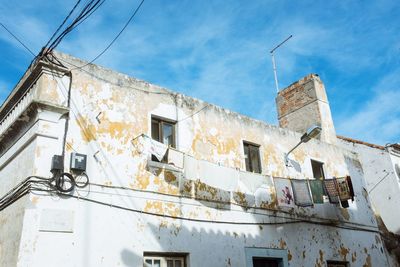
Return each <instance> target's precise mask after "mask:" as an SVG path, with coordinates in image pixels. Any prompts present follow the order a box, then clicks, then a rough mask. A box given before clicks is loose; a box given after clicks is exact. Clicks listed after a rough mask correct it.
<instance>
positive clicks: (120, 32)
mask: <svg viewBox="0 0 400 267" xmlns="http://www.w3.org/2000/svg"><path fill="white" fill-rule="evenodd" d="M143 3H144V0H142V1H141V2H140V4H139V5H138V6H137V7H136V9H135V11H134V12H133V14H132V15H131V17H130V18H129V19H128V21H127V22H126V23H125V25H124V27H122V29H121V30H120V31H119V33H118V34H117V35H116V36H115V37H114V39H113V40H112V41H111V42H110V43H109V44H108V45H107V46H106V48H104V50H103V51H101V52H100V54H98V55H97V56H96V57H94V58H93V59H92V60H91V61H90V62H88V63H86V64H84V65H82V66H80V67H77V68H75V69H78V68H79V69H80V68H83V67H85V66H87V65H89V64H91V63H93V62H94V61H96V60H97V59H98V58H99V57H101V56H102V55H103V54H104V53H105V52H106V51H107V50H108V49H109V48H110V47H111V46H112V45H113V44H114V42H115V41H116V40H117V39H118V38H119V36H120V35H121V34H122V33H123V32H124V31H125V29H126V27H128V25H129V23H130V22H131V21H132V19H133V18H134V17H135V15H136V14H137V12H138V11H139V9H140V7H141V6H142V5H143ZM75 69H72V70H75Z"/></svg>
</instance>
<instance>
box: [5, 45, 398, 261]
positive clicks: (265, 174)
mask: <svg viewBox="0 0 400 267" xmlns="http://www.w3.org/2000/svg"><path fill="white" fill-rule="evenodd" d="M84 65H85V66H84ZM277 105H278V111H279V122H280V127H277V126H271V125H268V124H265V123H264V122H261V121H257V120H254V119H251V118H248V117H245V116H242V115H240V114H237V113H235V112H232V111H229V110H226V109H223V108H220V107H217V106H214V105H211V104H208V103H205V102H203V101H200V100H197V99H193V98H190V97H187V96H184V95H182V94H178V93H174V92H171V91H169V90H166V89H164V88H160V87H158V86H155V85H152V84H148V83H146V82H144V81H139V80H136V79H134V78H131V77H128V76H126V75H123V74H120V73H116V72H113V71H111V70H107V69H105V68H102V67H99V66H96V65H92V64H90V65H87V63H86V62H83V61H81V60H79V59H76V58H73V57H71V56H68V55H65V54H61V53H56V54H55V55H54V56H53V55H51V54H48V55H47V56H46V57H43V58H42V59H41V60H40V61H37V62H35V63H34V64H33V65H32V66H31V67H30V68H29V69H28V70H27V71H26V73H25V75H24V76H23V77H22V79H21V80H20V82H19V83H18V84H17V85H16V87H15V88H14V90H13V91H12V93H11V94H10V96H9V97H8V98H7V100H6V101H5V103H4V104H3V105H2V106H1V109H0V123H1V124H0V140H1V141H0V142H1V145H0V178H1V180H0V181H1V186H0V196H4V197H3V198H2V200H1V202H0V205H1V211H0V225H1V227H0V236H1V239H0V266H143V265H145V266H161V267H166V266H168V267H169V266H172V267H181V266H191V267H197V266H210V267H217V266H247V267H249V266H285V267H287V266H396V263H395V262H394V260H393V259H392V257H391V256H390V255H389V254H388V251H387V250H386V248H385V246H384V244H383V241H382V238H381V235H380V230H379V229H378V225H377V221H376V218H375V215H374V213H373V210H372V208H371V203H370V198H369V196H368V192H367V189H366V188H367V184H366V182H365V178H364V176H365V174H364V172H363V169H362V167H361V163H360V159H359V158H358V155H357V154H355V153H353V152H352V151H350V150H348V149H346V148H343V147H342V146H338V145H337V142H338V141H337V139H336V133H335V129H334V125H333V122H332V118H331V115H330V109H329V104H328V101H327V97H326V93H325V89H324V86H323V84H322V82H321V80H320V79H319V77H318V76H317V75H308V76H306V77H305V78H303V79H302V80H300V81H298V82H296V83H294V84H292V85H291V86H289V87H288V88H286V89H284V90H282V91H281V92H280V93H279V94H278V97H277ZM304 114H307V116H304ZM314 124H319V125H321V127H322V132H321V134H320V136H319V137H318V138H313V139H311V140H309V141H308V140H307V141H308V142H306V143H301V144H300V145H299V146H298V147H297V148H296V149H295V150H293V152H292V153H290V154H288V152H289V151H290V150H291V149H292V148H293V147H294V146H296V145H297V144H299V141H300V140H301V138H302V133H303V132H305V131H306V130H307V129H308V128H309V126H312V125H314ZM155 141H158V142H155ZM163 144H164V145H163ZM54 155H59V156H58V157H57V156H56V157H54ZM61 172H66V173H67V174H61ZM347 176H349V177H351V182H352V186H353V190H354V198H353V200H343V201H341V202H340V201H335V199H333V198H328V196H327V195H328V192H327V191H321V192H322V193H321V196H320V197H321V198H320V199H319V198H318V199H315V200H314V203H313V202H312V201H311V203H307V194H308V196H309V197H310V198H311V195H310V190H309V189H308V184H309V183H311V181H317V182H318V181H323V180H329V179H330V178H333V177H338V178H339V177H347ZM296 183H298V184H301V185H307V187H306V190H305V191H303V192H300V189H299V191H297V193H296V192H295V195H294V194H293V192H292V186H293V188H295V186H296ZM299 188H301V187H299ZM303 189H304V188H303ZM10 190H11V191H10ZM296 190H297V189H296ZM302 194H303V197H304V198H303V201H301V200H302V199H300V196H301V195H302ZM312 197H319V196H317V195H314V194H313V195H312ZM293 198H294V199H293ZM336 200H337V199H336ZM341 200H342V199H341ZM304 201H305V202H304ZM331 202H334V203H331Z"/></svg>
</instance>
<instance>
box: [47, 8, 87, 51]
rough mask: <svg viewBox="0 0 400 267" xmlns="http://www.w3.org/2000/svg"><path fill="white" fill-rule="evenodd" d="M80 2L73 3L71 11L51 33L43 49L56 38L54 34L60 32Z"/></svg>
mask: <svg viewBox="0 0 400 267" xmlns="http://www.w3.org/2000/svg"><path fill="white" fill-rule="evenodd" d="M81 1H82V0H78V1H77V2H76V3H75V5H74V7H73V8H72V9H71V11H70V12H69V13H68V15H67V16H66V17H65V19H64V21H63V22H62V23H61V24H60V26H58V28H57V30H56V31H55V32H54V33H53V35H52V36H51V37H50V39H49V40H48V41H47V43H46V44H45V45H44V47H47V46H48V45H49V44H50V42H51V40H53V38H54V37H55V36H56V34H57V33H58V32H59V31H60V29H61V27H62V26H64V24H65V22H67V20H68V19H69V17H70V16H71V15H72V13H73V12H74V11H75V9H76V8H77V7H78V5H79V3H80V2H81Z"/></svg>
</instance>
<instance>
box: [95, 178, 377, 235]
mask: <svg viewBox="0 0 400 267" xmlns="http://www.w3.org/2000/svg"><path fill="white" fill-rule="evenodd" d="M89 185H93V186H98V187H103V188H111V189H121V190H128V191H134V192H141V193H152V194H156V195H161V196H168V197H175V198H184V199H192V200H199V201H204V202H209V203H214V204H216V205H221V204H222V205H234V206H238V207H241V208H246V209H248V208H251V209H254V210H262V211H270V212H273V213H274V214H273V215H272V216H273V217H276V218H281V219H292V217H287V216H281V215H277V214H276V213H277V212H279V213H284V214H287V215H290V216H293V215H294V214H293V213H291V212H289V211H285V210H279V209H273V208H264V207H263V208H260V207H248V206H245V205H241V204H238V203H234V202H230V201H216V200H209V199H196V198H193V197H190V196H185V195H179V196H178V195H173V194H168V193H162V192H156V191H147V190H141V189H134V188H130V187H123V186H115V185H103V184H97V183H89ZM92 192H93V193H101V194H109V193H104V192H99V191H93V190H92ZM117 195H118V196H122V195H119V194H117ZM123 196H127V195H123ZM133 197H135V196H133ZM137 198H140V199H148V200H158V199H154V198H144V197H137ZM163 201H165V202H170V203H176V202H174V201H168V200H165V199H164V200H163ZM186 204H187V205H193V206H197V205H195V204H189V203H186ZM218 209H221V210H231V209H230V208H221V207H219V208H218ZM247 213H248V212H247ZM251 213H252V214H256V215H264V216H271V215H269V214H265V213H260V212H251ZM295 215H296V216H299V217H302V215H301V214H295ZM304 217H305V218H308V217H306V216H304ZM313 218H314V219H317V220H322V221H326V222H328V223H336V224H339V223H347V224H352V225H357V226H362V227H374V226H371V225H366V224H360V223H355V222H343V221H339V220H335V221H333V220H332V219H327V218H322V217H317V216H313Z"/></svg>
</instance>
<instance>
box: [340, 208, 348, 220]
mask: <svg viewBox="0 0 400 267" xmlns="http://www.w3.org/2000/svg"><path fill="white" fill-rule="evenodd" d="M340 213H341V214H342V216H343V218H344V219H345V220H346V221H348V220H349V219H350V213H349V211H348V210H347V209H344V208H340Z"/></svg>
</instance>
